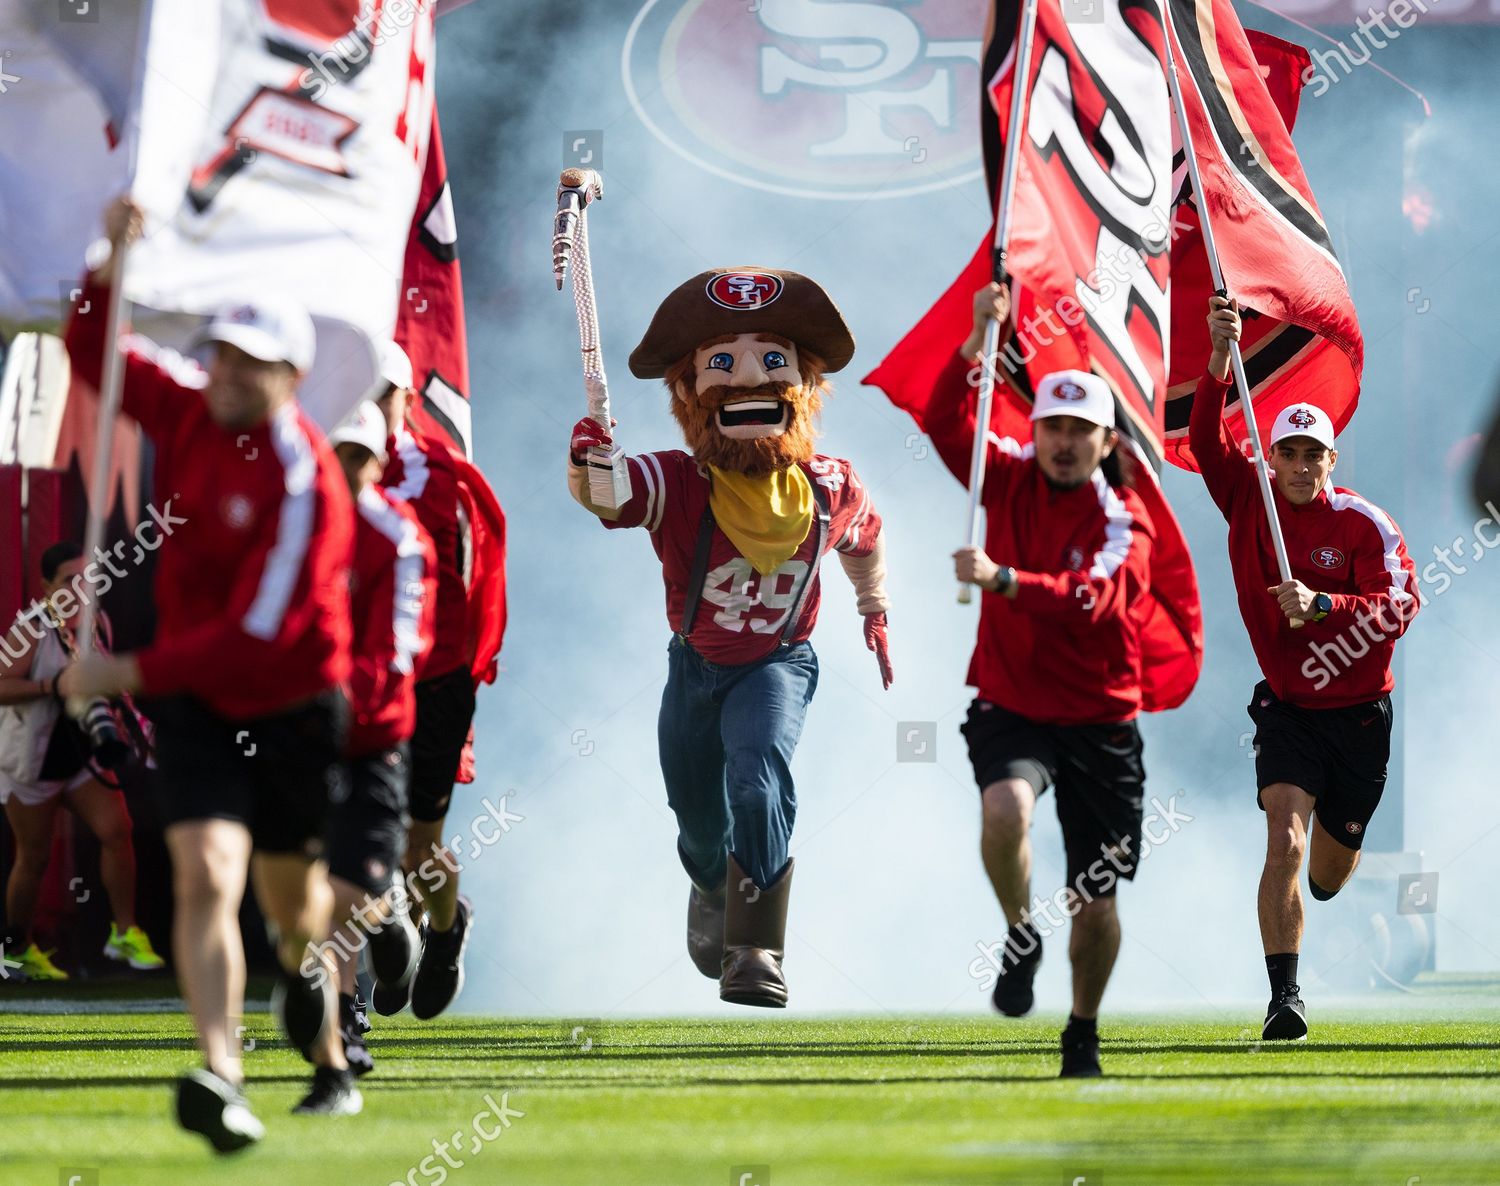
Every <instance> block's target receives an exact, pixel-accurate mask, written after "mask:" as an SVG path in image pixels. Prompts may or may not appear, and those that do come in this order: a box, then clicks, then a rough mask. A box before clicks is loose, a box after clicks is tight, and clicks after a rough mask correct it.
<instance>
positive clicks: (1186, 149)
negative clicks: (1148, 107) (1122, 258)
mask: <svg viewBox="0 0 1500 1186" xmlns="http://www.w3.org/2000/svg"><path fill="white" fill-rule="evenodd" d="M1165 15H1166V29H1165V32H1166V34H1167V37H1166V45H1167V86H1168V88H1169V89H1170V90H1171V94H1172V110H1173V112H1174V113H1175V114H1176V117H1177V127H1178V131H1179V133H1180V134H1181V136H1182V152H1183V156H1184V157H1185V158H1186V159H1187V169H1188V179H1189V180H1190V181H1191V182H1192V186H1193V198H1194V200H1195V202H1196V203H1197V206H1198V225H1199V227H1201V228H1202V231H1203V249H1204V250H1205V251H1206V252H1207V253H1208V268H1209V273H1210V275H1211V276H1212V277H1213V282H1214V288H1215V289H1216V290H1217V291H1218V294H1219V295H1220V296H1227V295H1228V293H1229V290H1228V289H1227V288H1226V287H1225V285H1224V271H1223V269H1222V268H1221V267H1220V266H1219V251H1218V248H1217V247H1216V246H1215V244H1214V229H1213V221H1212V220H1211V219H1210V218H1209V216H1208V202H1207V200H1206V199H1205V198H1204V195H1203V181H1202V178H1201V177H1200V176H1199V173H1198V157H1197V154H1196V153H1195V152H1194V151H1193V131H1192V129H1191V128H1190V127H1189V126H1188V118H1187V108H1185V107H1184V106H1183V103H1182V88H1181V86H1180V85H1179V84H1178V81H1177V64H1176V60H1175V58H1174V57H1173V54H1172V37H1173V31H1172V14H1171V6H1170V5H1168V6H1167V7H1166V10H1165ZM1229 363H1230V366H1231V367H1232V368H1233V369H1234V382H1235V386H1236V388H1237V389H1238V390H1239V395H1240V408H1241V410H1242V411H1243V412H1244V416H1245V424H1246V426H1247V427H1248V428H1249V430H1250V447H1251V450H1252V451H1253V452H1254V455H1255V473H1256V476H1257V477H1258V478H1259V479H1260V494H1261V497H1262V498H1263V499H1264V500H1265V504H1266V518H1267V520H1268V521H1269V522H1270V524H1271V542H1272V543H1273V544H1274V545H1275V548H1276V566H1277V568H1278V569H1279V570H1280V572H1281V579H1282V580H1283V581H1289V580H1291V579H1292V566H1291V564H1290V563H1289V562H1288V560H1287V555H1286V539H1285V538H1284V537H1283V536H1282V534H1281V520H1280V519H1279V518H1278V517H1277V514H1276V497H1275V495H1274V494H1273V492H1272V490H1271V470H1270V467H1269V466H1268V465H1267V464H1266V455H1265V449H1264V448H1263V447H1262V445H1261V441H1260V425H1259V424H1257V423H1256V422H1255V408H1254V406H1253V405H1252V404H1251V402H1250V381H1249V380H1248V379H1247V378H1246V377H1245V360H1244V358H1243V357H1242V356H1241V354H1240V344H1239V343H1238V342H1230V343H1229ZM1301 625H1302V623H1301V622H1300V621H1293V622H1292V627H1293V629H1296V628H1297V627H1299V626H1301Z"/></svg>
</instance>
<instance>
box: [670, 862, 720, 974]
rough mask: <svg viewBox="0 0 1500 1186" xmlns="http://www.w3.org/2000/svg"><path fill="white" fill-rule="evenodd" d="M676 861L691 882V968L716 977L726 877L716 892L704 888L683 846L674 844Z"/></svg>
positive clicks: (689, 900) (689, 933)
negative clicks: (680, 863)
mask: <svg viewBox="0 0 1500 1186" xmlns="http://www.w3.org/2000/svg"><path fill="white" fill-rule="evenodd" d="M677 859H678V860H680V861H681V862H682V867H683V869H684V870H685V871H686V873H687V875H688V880H689V881H690V882H691V883H692V889H691V890H690V891H689V893H688V916H687V949H688V958H689V959H691V960H692V961H693V967H695V968H697V969H698V971H700V972H702V973H703V974H704V975H705V976H707V977H708V978H709V979H710V980H717V979H718V978H719V967H720V965H721V964H722V963H723V960H724V886H725V884H726V882H727V881H728V875H727V874H726V875H725V877H724V879H723V880H721V881H720V882H719V887H718V888H717V889H704V888H703V887H702V886H701V885H699V884H698V877H697V875H696V874H695V872H694V870H693V866H692V865H691V864H690V863H689V861H688V859H687V857H686V856H685V855H684V854H683V851H682V845H681V843H679V844H678V845H677Z"/></svg>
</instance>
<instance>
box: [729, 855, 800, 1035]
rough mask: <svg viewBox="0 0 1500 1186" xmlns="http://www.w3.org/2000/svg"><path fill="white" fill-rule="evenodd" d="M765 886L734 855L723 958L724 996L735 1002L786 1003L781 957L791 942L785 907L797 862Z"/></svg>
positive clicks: (770, 1006)
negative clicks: (748, 873) (787, 936)
mask: <svg viewBox="0 0 1500 1186" xmlns="http://www.w3.org/2000/svg"><path fill="white" fill-rule="evenodd" d="M793 864H794V862H793V861H790V860H789V861H787V863H786V867H785V868H784V869H782V871H781V874H780V876H778V877H777V878H776V880H775V881H774V882H772V884H771V885H769V886H768V887H766V888H765V889H761V888H760V887H758V886H757V885H756V884H755V882H753V881H752V880H751V879H750V878H749V877H748V876H747V875H746V873H745V871H744V869H742V868H740V863H739V861H737V860H736V859H735V858H734V854H732V853H731V854H730V857H729V875H728V879H727V885H726V887H725V888H726V891H727V903H726V907H725V911H724V963H723V968H722V971H721V972H720V973H719V999H720V1000H724V1001H728V1002H729V1003H730V1004H731V1005H759V1006H761V1007H763V1008H767V1009H784V1008H786V977H785V976H783V975H782V973H781V960H782V957H783V956H784V954H785V948H786V909H787V902H788V901H789V900H790V898H791V892H792V865H793Z"/></svg>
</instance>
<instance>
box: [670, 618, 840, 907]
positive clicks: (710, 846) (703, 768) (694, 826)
mask: <svg viewBox="0 0 1500 1186" xmlns="http://www.w3.org/2000/svg"><path fill="white" fill-rule="evenodd" d="M817 687H818V657H817V656H816V655H815V654H813V649H812V646H811V644H809V643H806V642H801V643H798V644H797V645H796V646H792V647H778V648H777V649H776V650H775V651H773V652H772V653H771V654H770V655H767V656H766V657H765V658H764V659H758V660H756V661H755V662H754V663H746V664H744V665H742V666H733V667H731V666H725V665H722V664H718V663H710V662H709V661H708V660H707V659H704V658H703V657H702V656H701V655H699V654H698V652H697V651H695V650H693V648H692V647H690V646H688V645H687V644H686V643H684V642H683V641H682V639H681V638H679V637H677V636H675V635H674V636H673V638H672V643H671V645H670V646H669V647H668V648H667V687H666V690H665V691H664V692H663V693H662V698H661V716H660V718H659V720H658V723H657V740H658V743H659V745H660V748H661V769H662V774H663V776H664V777H665V779H666V783H667V802H668V804H670V806H671V808H672V811H673V812H674V813H675V814H676V816H677V831H678V844H679V846H680V848H681V853H682V857H683V860H684V863H685V864H687V865H688V866H689V868H688V873H689V875H690V876H692V878H693V880H694V881H696V882H698V884H699V885H702V886H704V887H705V888H711V887H714V886H717V885H718V884H719V883H720V882H721V881H722V880H723V879H724V872H725V869H726V868H727V866H728V857H729V854H730V853H731V852H732V853H734V855H735V859H736V860H738V861H739V863H740V868H742V869H744V871H745V872H746V873H747V874H749V875H750V877H751V878H752V879H753V880H754V881H755V883H756V885H758V886H760V887H761V888H762V889H764V888H766V887H768V886H770V885H771V884H772V883H773V882H774V881H775V880H776V877H777V876H778V875H779V874H780V873H781V871H782V869H784V868H785V867H786V862H787V849H788V847H789V846H790V844H791V839H792V823H793V821H794V820H795V819H796V817H797V794H796V791H795V789H794V788H793V786H792V752H793V751H794V750H795V749H796V748H797V740H798V738H800V737H801V736H802V722H803V720H804V719H805V718H806V716H807V706H808V704H809V703H810V702H811V701H812V698H813V692H815V691H816V690H817Z"/></svg>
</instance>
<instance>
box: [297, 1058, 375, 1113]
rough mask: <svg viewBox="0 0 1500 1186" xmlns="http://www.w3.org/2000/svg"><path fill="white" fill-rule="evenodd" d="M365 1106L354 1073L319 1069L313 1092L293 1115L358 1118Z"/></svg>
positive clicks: (309, 1093) (316, 1070)
mask: <svg viewBox="0 0 1500 1186" xmlns="http://www.w3.org/2000/svg"><path fill="white" fill-rule="evenodd" d="M364 1106H365V1101H364V1097H363V1096H361V1095H360V1094H359V1088H357V1087H355V1086H354V1075H353V1073H352V1072H350V1071H336V1070H334V1069H333V1068H332V1067H317V1068H316V1069H314V1071H313V1081H312V1090H311V1091H309V1092H308V1093H307V1094H306V1095H305V1096H303V1097H302V1102H301V1103H300V1104H298V1105H297V1106H296V1107H295V1108H293V1109H292V1115H294V1116H358V1115H359V1111H360V1109H361V1108H363V1107H364Z"/></svg>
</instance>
